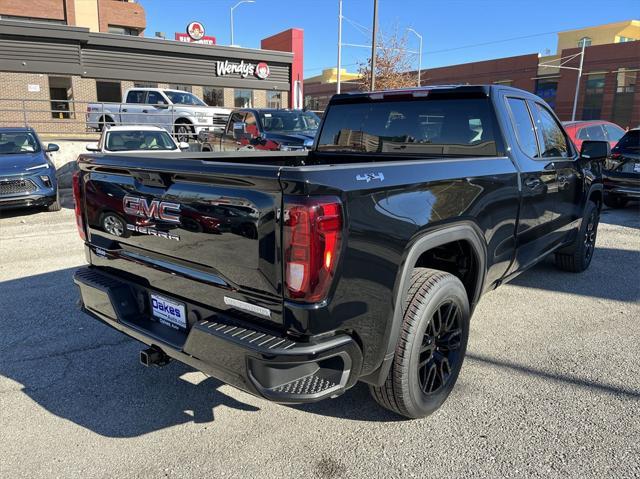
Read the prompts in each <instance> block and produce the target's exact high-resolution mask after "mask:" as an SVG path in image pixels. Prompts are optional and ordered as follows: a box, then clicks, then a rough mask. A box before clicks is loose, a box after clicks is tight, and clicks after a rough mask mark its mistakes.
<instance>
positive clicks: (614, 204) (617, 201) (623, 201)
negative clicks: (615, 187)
mask: <svg viewBox="0 0 640 479" xmlns="http://www.w3.org/2000/svg"><path fill="white" fill-rule="evenodd" d="M628 202H629V200H628V199H627V198H621V197H620V196H617V195H604V204H605V205H607V206H608V207H609V208H624V207H625V206H627V203H628Z"/></svg>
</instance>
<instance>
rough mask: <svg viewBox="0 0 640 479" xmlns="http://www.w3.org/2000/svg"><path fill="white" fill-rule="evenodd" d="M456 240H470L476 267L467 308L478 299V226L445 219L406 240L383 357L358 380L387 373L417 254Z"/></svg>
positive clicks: (482, 264)
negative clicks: (375, 367)
mask: <svg viewBox="0 0 640 479" xmlns="http://www.w3.org/2000/svg"><path fill="white" fill-rule="evenodd" d="M460 240H466V241H468V242H469V244H471V246H472V248H473V252H474V254H475V259H476V261H477V264H478V268H479V271H478V275H477V278H476V285H475V289H474V294H473V298H472V299H471V301H470V307H471V311H473V309H474V308H475V306H476V304H477V303H478V300H479V299H480V294H481V292H482V290H483V286H484V278H485V275H486V271H487V264H486V258H487V245H486V242H485V240H484V237H483V236H482V233H481V231H480V228H479V227H478V226H477V225H476V224H475V223H473V222H471V221H459V222H456V223H453V224H452V223H449V224H447V225H443V226H439V227H436V228H434V229H431V230H429V231H427V232H424V233H423V234H421V235H419V236H418V237H416V238H415V239H413V240H412V241H411V242H410V246H409V247H408V248H407V252H406V254H405V258H404V261H403V263H402V264H401V267H400V269H399V272H398V276H397V278H396V283H395V288H394V294H393V298H394V307H393V318H392V321H391V324H390V325H389V326H387V332H386V334H385V336H384V337H385V338H386V343H385V344H383V345H382V346H381V348H383V349H384V350H385V355H384V359H383V361H382V364H381V365H380V367H379V368H378V369H376V370H375V371H373V372H372V373H371V374H368V375H367V376H364V377H362V378H360V380H361V381H364V382H366V383H369V384H373V385H378V386H380V385H382V384H383V383H384V381H385V379H386V378H387V375H388V374H389V370H390V368H391V363H392V361H393V356H394V354H395V349H396V345H397V343H398V338H399V337H400V331H401V329H402V321H403V316H404V310H403V304H404V298H405V297H406V295H407V291H408V290H409V286H410V280H411V272H412V271H413V268H414V266H415V265H416V263H417V261H418V259H419V258H420V256H421V255H422V254H423V253H425V252H426V251H429V250H430V249H433V248H435V247H437V246H441V245H443V244H446V243H450V242H452V241H460Z"/></svg>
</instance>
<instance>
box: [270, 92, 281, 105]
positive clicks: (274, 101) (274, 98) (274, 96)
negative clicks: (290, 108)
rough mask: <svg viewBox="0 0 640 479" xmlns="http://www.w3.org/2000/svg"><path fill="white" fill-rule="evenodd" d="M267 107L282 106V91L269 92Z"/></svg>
mask: <svg viewBox="0 0 640 479" xmlns="http://www.w3.org/2000/svg"><path fill="white" fill-rule="evenodd" d="M267 108H282V93H281V92H279V91H268V92H267Z"/></svg>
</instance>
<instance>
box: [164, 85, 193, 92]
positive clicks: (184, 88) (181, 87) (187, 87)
mask: <svg viewBox="0 0 640 479" xmlns="http://www.w3.org/2000/svg"><path fill="white" fill-rule="evenodd" d="M169 90H181V91H188V92H189V93H193V87H192V86H191V85H180V84H173V85H169Z"/></svg>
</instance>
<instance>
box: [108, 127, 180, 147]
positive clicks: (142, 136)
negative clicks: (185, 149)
mask: <svg viewBox="0 0 640 479" xmlns="http://www.w3.org/2000/svg"><path fill="white" fill-rule="evenodd" d="M105 149H106V150H107V151H133V150H142V151H147V150H154V151H158V150H177V149H178V148H177V147H176V144H175V143H174V141H173V139H172V138H171V136H170V135H169V133H167V132H166V131H110V132H107V138H106V141H105Z"/></svg>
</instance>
